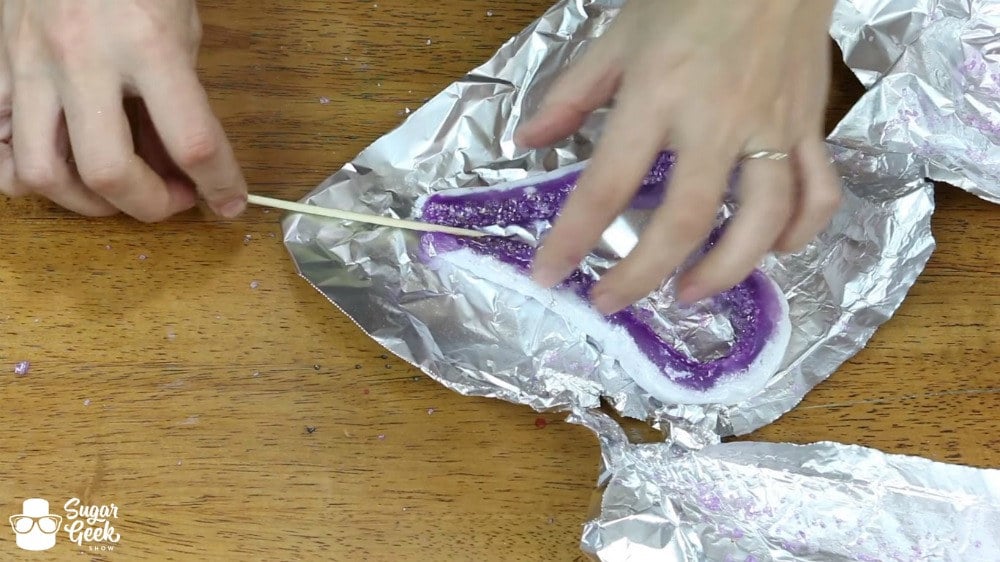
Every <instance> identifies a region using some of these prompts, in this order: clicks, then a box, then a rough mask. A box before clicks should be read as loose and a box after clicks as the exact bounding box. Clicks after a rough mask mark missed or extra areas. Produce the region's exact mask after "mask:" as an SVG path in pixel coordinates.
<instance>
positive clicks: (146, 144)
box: [125, 98, 197, 206]
mask: <svg viewBox="0 0 1000 562" xmlns="http://www.w3.org/2000/svg"><path fill="white" fill-rule="evenodd" d="M125 112H126V113H127V114H128V116H129V122H130V123H132V126H133V130H132V136H133V138H135V146H136V153H137V154H138V155H139V156H141V157H142V159H143V160H145V161H146V163H147V164H149V167H150V168H152V169H153V171H154V172H156V174H157V175H159V176H160V177H161V178H163V182H164V183H165V184H166V186H167V191H170V192H171V195H172V196H173V197H178V198H183V199H184V200H186V201H190V202H191V205H192V206H193V205H194V204H195V203H196V201H197V190H196V189H195V186H194V182H192V181H191V179H190V178H188V177H187V176H186V175H184V172H182V171H181V170H180V168H178V167H177V165H176V164H174V161H173V160H171V159H170V156H169V155H168V154H167V150H166V148H165V147H164V146H163V141H162V140H161V139H160V136H159V134H158V133H157V132H156V128H155V127H154V126H153V122H152V120H151V119H150V117H149V112H148V111H146V106H145V104H143V103H142V100H139V99H136V98H132V99H129V100H126V111H125Z"/></svg>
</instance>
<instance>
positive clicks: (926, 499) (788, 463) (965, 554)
mask: <svg viewBox="0 0 1000 562" xmlns="http://www.w3.org/2000/svg"><path fill="white" fill-rule="evenodd" d="M570 421H574V422H576V423H580V424H583V425H585V426H587V427H589V428H590V429H592V430H593V431H594V432H596V433H597V434H598V435H599V436H600V440H601V448H602V450H603V451H604V463H605V466H606V473H607V477H606V478H605V479H604V480H603V481H602V483H601V484H602V486H603V488H604V493H603V498H602V503H601V512H600V515H599V516H598V517H597V518H596V519H594V520H592V521H590V522H588V523H587V524H586V526H585V527H584V534H583V541H582V543H583V548H584V550H586V551H588V552H589V553H591V554H592V555H593V556H595V557H596V558H597V559H599V560H614V561H625V560H630V561H632V560H635V561H638V560H670V561H674V560H705V561H711V562H736V561H738V562H754V561H756V562H764V561H766V560H809V561H823V562H841V561H843V562H848V561H852V562H853V561H862V562H918V561H919V562H925V561H926V562H949V561H953V562H997V561H1000V532H998V530H1000V502H997V497H998V495H1000V471H997V470H979V469H974V468H970V467H966V466H957V465H948V464H942V463H936V462H932V461H929V460H927V459H923V458H920V457H909V456H903V455H887V454H884V453H881V452H879V451H876V450H873V449H867V448H864V447H858V446H853V445H841V444H838V443H815V444H812V445H791V444H786V443H748V442H738V443H721V444H715V445H709V446H708V447H705V448H703V449H701V450H698V451H691V450H688V449H684V448H681V447H673V446H670V445H662V444H651V445H650V444H646V445H633V444H630V443H629V442H628V440H627V439H626V437H625V434H624V433H623V432H622V430H621V429H620V428H619V427H618V425H617V424H616V423H615V422H614V421H612V420H611V419H610V418H608V417H607V416H605V415H603V414H600V413H594V412H578V413H575V414H573V415H572V416H571V417H570Z"/></svg>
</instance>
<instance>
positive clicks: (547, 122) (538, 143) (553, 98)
mask: <svg viewBox="0 0 1000 562" xmlns="http://www.w3.org/2000/svg"><path fill="white" fill-rule="evenodd" d="M618 42H619V41H618V39H617V34H615V35H611V34H610V33H609V35H606V36H605V37H602V38H601V39H598V40H597V41H596V42H595V43H594V44H593V45H592V46H591V47H590V48H589V49H588V50H587V52H586V53H584V55H583V56H582V57H581V58H580V60H579V61H577V62H575V63H574V64H573V65H572V66H570V68H569V69H568V70H567V71H566V72H565V73H563V75H562V76H560V77H559V79H558V80H556V82H555V84H554V85H553V86H552V87H551V88H550V89H549V91H548V93H547V94H546V95H545V98H544V100H543V101H542V104H541V107H540V108H539V110H538V113H537V114H535V116H534V117H532V118H531V119H530V120H528V122H527V123H525V124H523V125H521V127H519V128H518V130H517V131H516V132H515V133H514V141H515V142H516V143H517V144H518V145H520V146H526V147H529V148H538V147H542V146H547V145H549V144H552V143H553V142H555V141H557V140H559V139H561V138H564V137H566V136H568V135H570V134H572V133H574V132H575V131H576V130H577V129H579V128H580V126H581V125H583V122H584V121H585V120H586V119H587V116H588V115H590V114H591V113H592V112H593V111H595V110H597V109H598V108H600V107H602V106H603V105H604V104H606V103H607V102H608V101H609V100H610V99H611V97H612V96H613V95H614V93H615V91H616V90H617V89H618V85H619V83H620V81H621V70H620V69H619V64H618V61H619V59H620V57H619V53H620V51H621V49H620V47H619V46H618V44H617V43H618Z"/></svg>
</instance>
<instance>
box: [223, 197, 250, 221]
mask: <svg viewBox="0 0 1000 562" xmlns="http://www.w3.org/2000/svg"><path fill="white" fill-rule="evenodd" d="M246 208H247V200H246V197H242V196H241V197H236V198H233V199H230V200H229V201H226V202H225V203H223V204H222V205H221V206H220V207H219V209H218V213H219V214H220V215H222V216H223V217H226V218H227V219H235V218H236V217H238V216H240V214H241V213H243V211H244V210H245V209H246Z"/></svg>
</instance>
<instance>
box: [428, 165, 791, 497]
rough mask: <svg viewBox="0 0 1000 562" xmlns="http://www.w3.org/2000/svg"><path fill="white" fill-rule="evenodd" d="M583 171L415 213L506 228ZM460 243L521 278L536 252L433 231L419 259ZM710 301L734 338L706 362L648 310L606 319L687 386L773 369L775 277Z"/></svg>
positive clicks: (586, 284) (751, 279)
mask: <svg viewBox="0 0 1000 562" xmlns="http://www.w3.org/2000/svg"><path fill="white" fill-rule="evenodd" d="M674 162H675V159H674V156H673V155H672V154H671V153H667V152H664V153H662V154H660V155H659V157H658V158H657V159H656V162H655V163H654V165H653V167H652V169H651V170H650V172H649V174H647V176H646V177H645V178H644V180H643V182H642V185H641V187H640V189H639V191H638V194H637V196H636V198H635V200H634V201H633V207H641V208H648V207H651V206H655V205H657V204H659V202H660V201H662V198H663V194H664V192H665V189H666V184H667V182H668V180H669V176H670V172H671V170H672V169H673V166H674ZM582 171H583V166H582V165H581V164H575V165H572V166H568V167H566V168H563V169H561V170H555V171H553V172H549V173H546V174H543V175H542V176H541V177H539V178H535V179H534V180H532V179H529V180H522V181H518V182H512V183H510V184H508V185H506V186H504V185H501V186H494V187H489V188H483V189H474V190H470V189H462V190H457V192H448V191H444V192H440V193H435V194H433V195H431V196H429V197H427V198H426V199H425V200H423V201H422V204H418V205H419V207H420V211H419V212H420V217H421V219H422V220H425V221H427V222H431V223H435V224H442V225H447V226H457V227H465V228H470V227H472V228H474V227H485V226H492V225H497V226H501V227H506V226H509V225H516V224H521V225H529V224H532V223H535V222H537V221H552V220H554V219H555V217H556V216H557V215H558V213H559V211H560V209H561V208H562V205H563V203H564V202H565V200H566V198H567V197H568V195H569V194H570V192H571V191H572V190H573V189H574V188H575V187H576V181H577V179H578V177H579V176H580V174H581V173H582ZM720 235H721V230H716V231H715V232H714V233H713V234H712V236H711V237H710V238H709V240H708V241H707V243H706V247H705V249H706V250H707V249H709V248H711V247H712V246H713V245H714V244H715V241H716V240H717V239H718V238H719V236H720ZM463 248H465V249H469V250H471V251H473V252H474V253H475V254H478V255H481V256H488V257H491V258H493V259H495V260H497V261H499V262H501V263H504V264H507V265H509V266H512V267H513V268H515V269H516V270H517V271H519V272H520V273H522V274H525V275H527V274H528V273H529V272H530V267H531V263H532V260H533V259H534V255H535V249H534V248H533V247H532V246H530V245H529V244H526V243H524V242H521V241H518V240H515V239H510V238H504V237H492V236H490V237H483V238H464V237H455V236H450V235H446V234H440V233H433V234H426V235H424V236H423V237H422V239H421V254H422V256H421V257H422V258H423V259H424V260H425V261H427V260H428V257H429V256H436V255H441V254H443V253H448V252H453V251H456V250H459V249H463ZM595 283H596V280H595V279H593V278H592V277H591V276H589V275H587V274H586V273H584V272H583V271H581V270H579V269H577V270H574V271H573V272H572V273H571V274H570V275H569V277H568V278H567V279H566V280H565V281H563V282H562V283H561V285H559V286H558V287H557V289H561V290H568V291H571V292H572V293H574V294H575V295H576V296H577V297H579V298H580V299H583V300H587V299H588V297H589V294H590V290H591V288H592V287H593V286H594V285H595ZM713 305H714V306H715V307H717V308H718V309H719V310H722V311H727V312H728V317H729V321H730V323H731V326H732V329H733V333H734V338H733V342H732V347H731V348H730V350H729V352H728V353H727V354H726V355H724V356H722V357H718V358H716V359H712V360H709V361H705V362H700V361H697V360H695V359H692V358H690V357H688V356H687V355H685V354H684V353H682V352H680V351H678V350H677V349H675V348H674V347H672V346H671V345H670V344H669V343H667V342H666V341H664V339H663V338H662V337H661V336H660V335H659V334H658V333H657V332H656V331H655V330H654V329H653V327H651V326H650V325H649V324H648V322H646V321H644V318H645V317H646V316H648V315H644V314H643V312H642V311H640V310H639V309H637V308H636V307H631V308H627V309H625V310H623V311H621V312H618V313H616V314H613V315H611V316H609V317H607V318H606V320H607V321H608V322H609V323H610V324H612V325H614V326H618V327H620V328H624V329H625V330H626V331H627V333H628V334H629V336H630V337H631V338H632V340H633V341H634V342H635V344H636V345H637V346H638V348H639V349H640V350H641V352H642V353H643V354H644V355H645V356H646V357H647V358H648V359H649V361H650V362H651V363H652V364H653V365H655V366H656V367H657V368H658V369H659V370H660V372H661V374H662V375H666V377H667V378H669V379H671V381H672V383H673V384H676V385H678V386H680V387H683V388H685V389H687V390H692V391H696V392H706V391H708V390H710V389H713V388H714V387H716V386H717V385H719V384H720V382H721V381H724V380H727V379H732V378H734V377H735V376H737V375H740V374H742V373H744V372H745V371H748V370H753V369H754V368H756V369H758V370H761V371H770V372H767V373H766V376H767V377H769V376H770V375H771V374H773V372H774V371H775V370H777V367H778V364H779V363H780V359H781V358H782V357H783V355H784V348H785V346H786V345H787V342H788V335H789V334H788V332H789V328H788V326H787V322H788V319H787V309H786V306H787V305H786V304H785V301H784V297H783V295H781V294H780V291H778V290H776V287H775V286H774V284H773V282H772V281H771V280H770V279H769V278H768V277H767V276H766V275H765V274H764V273H762V272H760V271H757V270H755V271H754V272H752V273H751V274H750V275H749V276H748V277H747V278H746V279H745V280H744V281H742V282H741V283H739V284H738V285H736V286H735V287H733V288H732V289H729V290H728V291H725V292H723V293H721V294H720V295H718V296H716V297H715V298H714V299H713ZM630 374H631V375H632V376H633V377H634V378H636V379H637V380H636V382H637V383H638V384H639V385H640V386H642V387H643V388H644V389H645V390H646V391H647V392H651V393H653V394H654V395H655V396H657V398H660V399H661V400H673V399H676V394H671V392H669V391H667V390H660V391H658V389H657V388H653V387H658V386H659V385H660V383H659V382H658V381H655V380H649V379H648V378H647V379H645V380H639V379H640V378H642V377H641V376H639V375H638V374H637V373H630ZM759 374H760V373H758V375H759ZM658 378H661V379H662V378H663V377H658ZM643 382H645V383H646V384H643ZM761 386H762V384H761ZM706 507H707V506H706ZM710 509H711V508H710Z"/></svg>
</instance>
